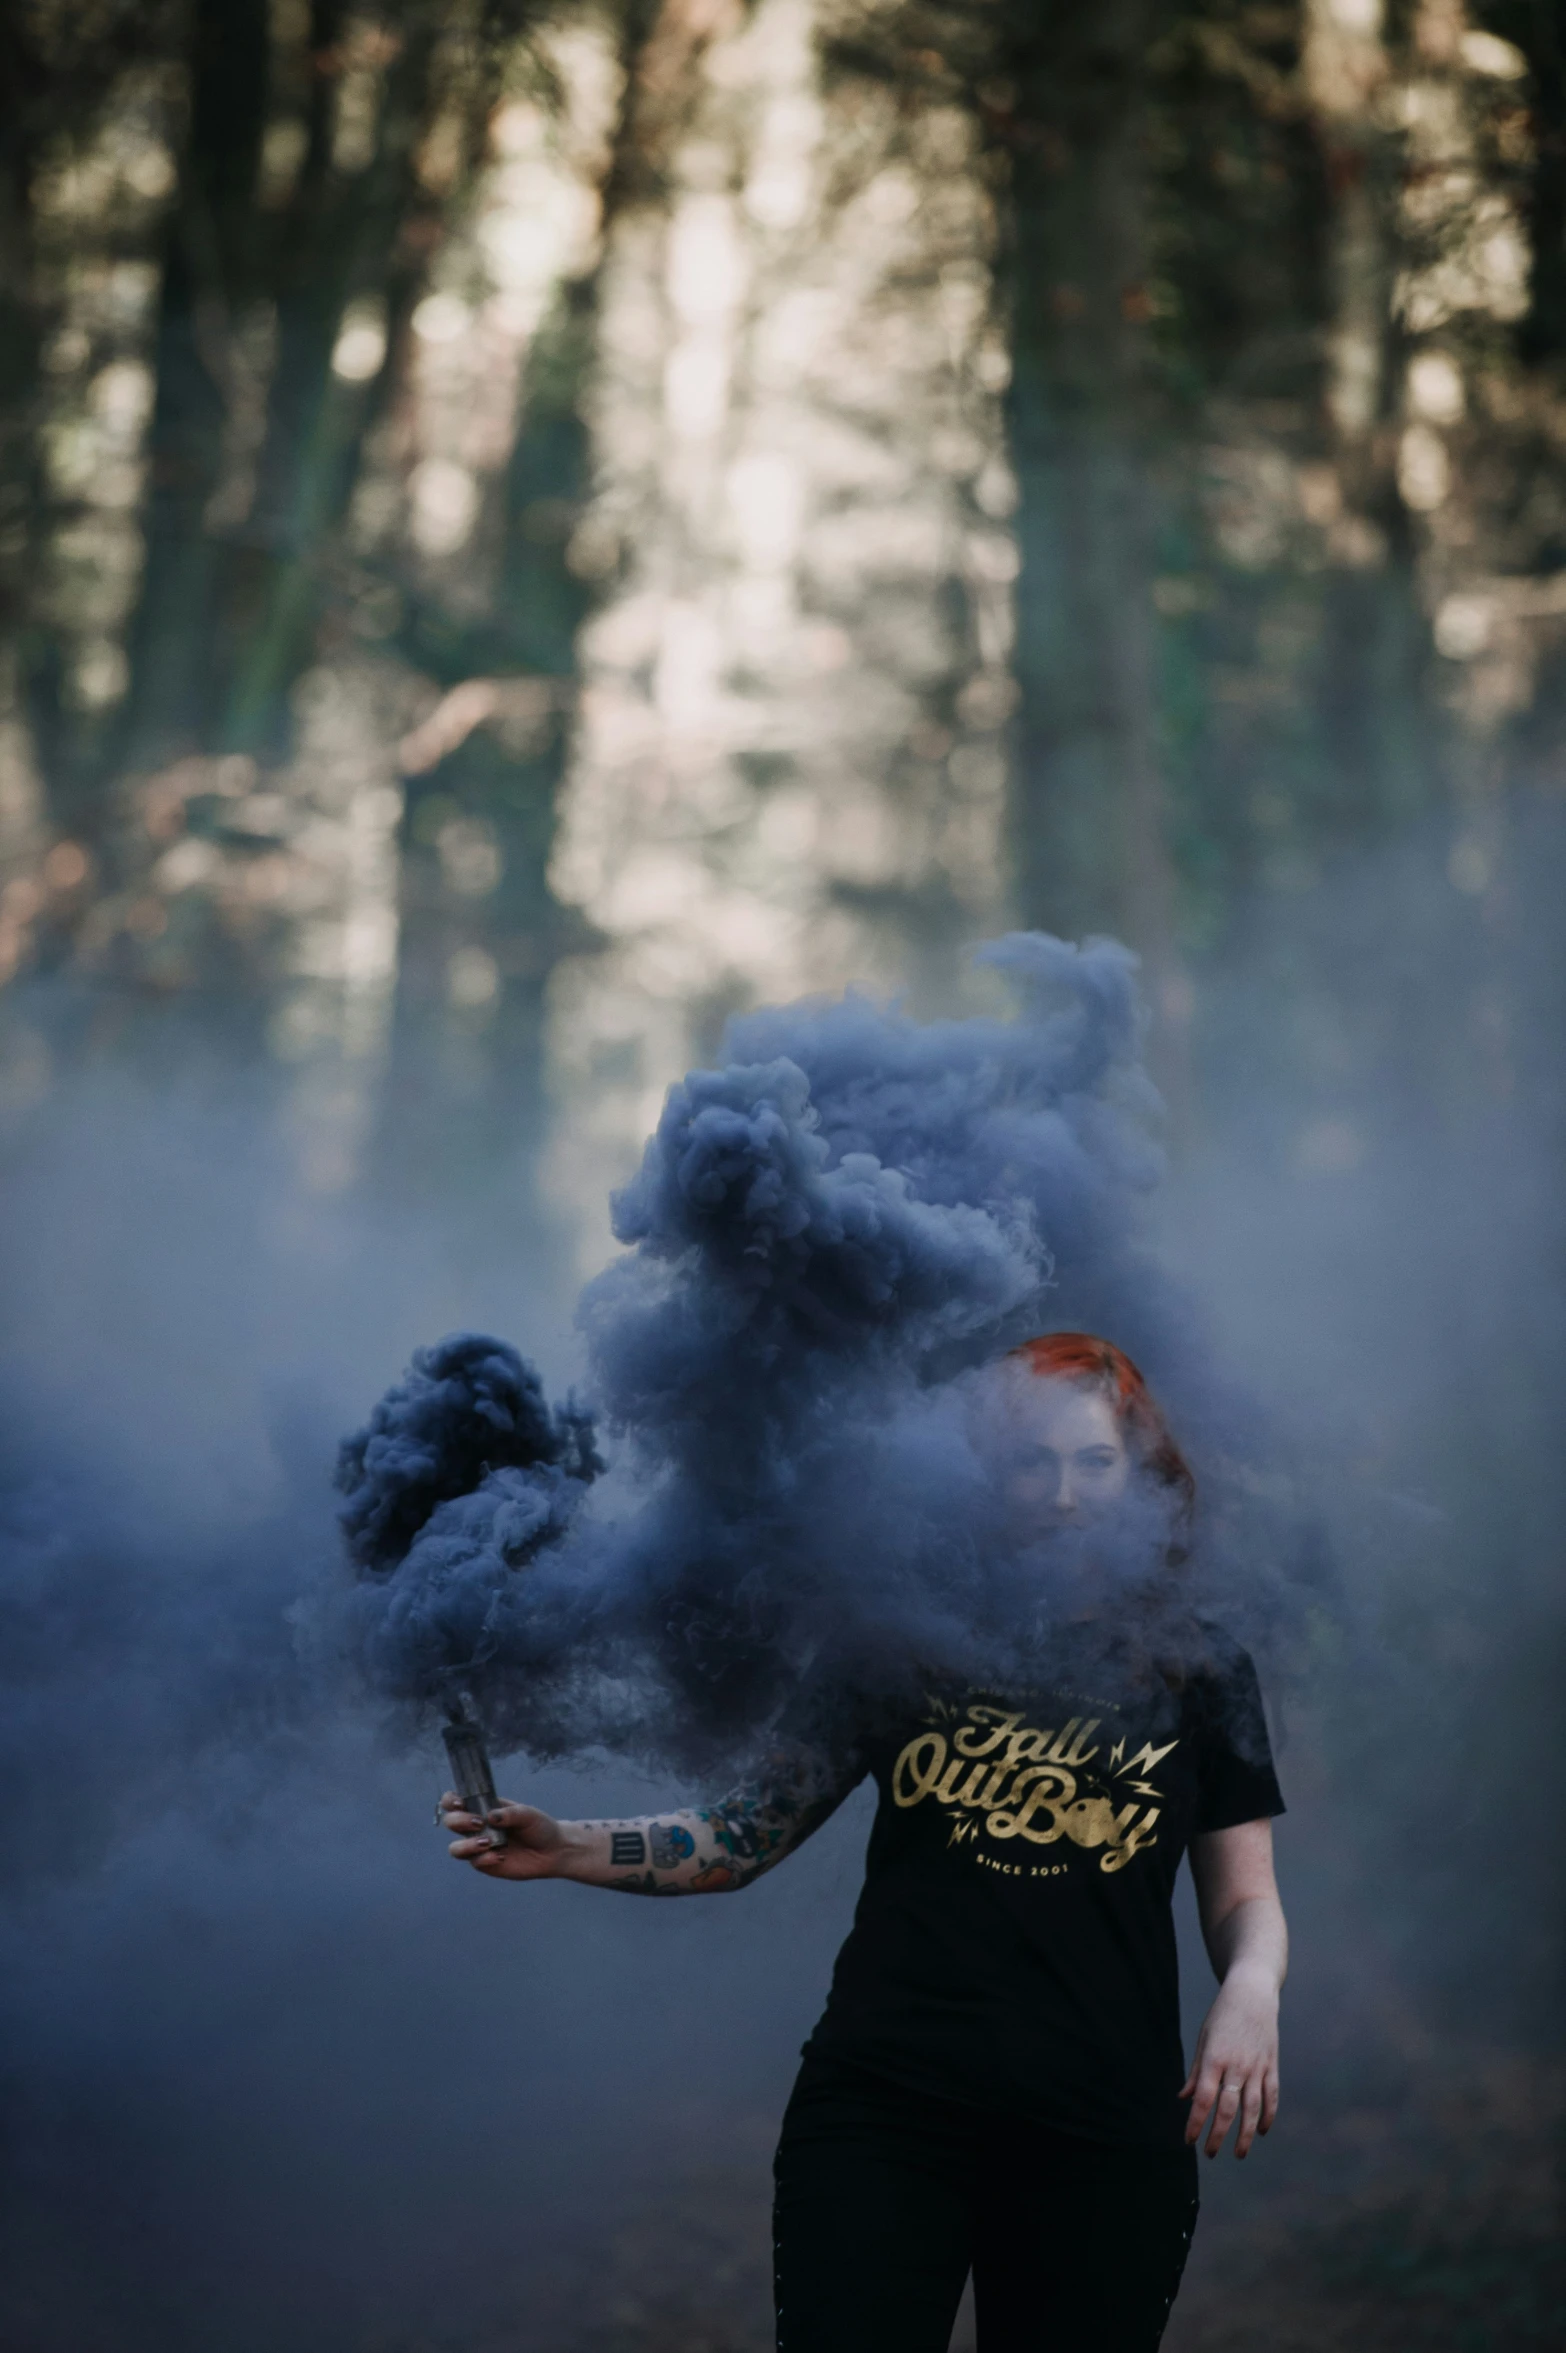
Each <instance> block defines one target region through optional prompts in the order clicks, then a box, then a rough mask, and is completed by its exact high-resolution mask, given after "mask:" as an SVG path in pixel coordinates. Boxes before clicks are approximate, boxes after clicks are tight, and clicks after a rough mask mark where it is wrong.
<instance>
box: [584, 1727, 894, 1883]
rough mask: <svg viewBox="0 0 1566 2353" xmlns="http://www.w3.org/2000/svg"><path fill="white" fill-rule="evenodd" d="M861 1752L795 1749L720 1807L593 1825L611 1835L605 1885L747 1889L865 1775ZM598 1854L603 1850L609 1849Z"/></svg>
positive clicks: (763, 1769) (766, 1763)
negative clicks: (857, 1755) (858, 1754)
mask: <svg viewBox="0 0 1566 2353" xmlns="http://www.w3.org/2000/svg"><path fill="white" fill-rule="evenodd" d="M863 1770H864V1768H863V1766H862V1764H861V1763H860V1762H859V1760H858V1759H857V1758H853V1757H847V1756H831V1755H828V1754H827V1753H826V1752H825V1751H824V1750H821V1749H814V1748H805V1747H793V1748H787V1749H780V1750H778V1751H777V1752H776V1753H775V1754H774V1755H772V1756H770V1757H768V1758H767V1759H766V1760H765V1761H764V1763H763V1764H762V1766H761V1768H760V1770H759V1771H758V1772H757V1774H756V1776H755V1778H754V1779H753V1780H751V1781H748V1782H746V1783H744V1784H743V1785H742V1786H741V1787H740V1788H738V1789H735V1790H731V1791H730V1793H729V1795H728V1796H727V1797H725V1798H723V1799H721V1800H720V1801H719V1802H718V1804H717V1805H714V1806H702V1807H699V1808H694V1809H692V1810H691V1811H689V1812H685V1811H682V1812H680V1813H677V1814H670V1815H665V1816H663V1817H661V1818H649V1819H644V1820H642V1821H634V1822H598V1823H587V1824H584V1825H583V1827H584V1828H585V1829H590V1830H596V1831H599V1832H600V1833H603V1832H607V1833H608V1840H607V1845H608V1853H607V1855H606V1856H604V1861H603V1863H601V1864H600V1866H599V1870H600V1871H604V1866H605V1865H607V1870H606V1871H605V1872H604V1876H602V1877H599V1875H598V1871H595V1872H593V1873H592V1874H590V1876H592V1877H594V1878H596V1879H597V1883H598V1885H599V1886H603V1887H612V1888H617V1889H619V1890H620V1892H621V1893H622V1894H625V1895H717V1894H719V1893H721V1892H723V1891H724V1890H727V1889H730V1888H740V1887H748V1886H749V1885H750V1883H751V1881H752V1880H753V1879H759V1878H760V1876H761V1874H762V1872H763V1871H770V1870H771V1868H772V1866H773V1864H774V1863H780V1862H781V1861H782V1860H783V1857H784V1856H785V1855H787V1854H791V1853H792V1852H793V1850H794V1848H795V1847H796V1846H798V1845H799V1844H800V1843H801V1841H802V1840H804V1839H806V1838H808V1837H809V1836H810V1834H811V1832H812V1831H813V1830H816V1829H819V1827H820V1825H821V1824H822V1823H823V1822H824V1821H825V1820H826V1818H827V1816H828V1815H829V1814H831V1813H833V1812H834V1811H835V1810H836V1808H837V1807H838V1806H839V1805H841V1803H842V1801H843V1799H844V1798H845V1797H846V1796H847V1795H848V1793H849V1791H850V1790H851V1789H852V1788H853V1787H854V1786H855V1784H856V1783H857V1782H858V1781H859V1779H860V1778H861V1775H862V1773H863ZM599 1853H600V1855H601V1856H602V1855H603V1848H602V1847H600V1849H599Z"/></svg>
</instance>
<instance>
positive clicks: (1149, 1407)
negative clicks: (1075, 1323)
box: [1011, 1332, 1196, 1520]
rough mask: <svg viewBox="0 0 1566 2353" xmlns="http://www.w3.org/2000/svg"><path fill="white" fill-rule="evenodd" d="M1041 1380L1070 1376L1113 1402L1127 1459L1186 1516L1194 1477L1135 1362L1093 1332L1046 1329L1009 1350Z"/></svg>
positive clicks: (1193, 1497) (1193, 1495) (1192, 1501)
mask: <svg viewBox="0 0 1566 2353" xmlns="http://www.w3.org/2000/svg"><path fill="white" fill-rule="evenodd" d="M1011 1355H1012V1357H1013V1359H1020V1361H1021V1362H1022V1363H1023V1364H1025V1365H1026V1366H1027V1367H1028V1370H1029V1371H1030V1372H1035V1373H1037V1374H1039V1375H1040V1377H1041V1378H1042V1379H1044V1380H1053V1381H1073V1382H1075V1383H1076V1384H1077V1385H1078V1387H1080V1388H1083V1389H1092V1390H1094V1391H1096V1393H1097V1394H1098V1395H1099V1396H1100V1397H1102V1398H1103V1399H1104V1400H1105V1402H1106V1403H1107V1404H1108V1405H1109V1406H1110V1407H1111V1408H1112V1410H1113V1412H1114V1416H1115V1419H1116V1421H1117V1422H1118V1423H1119V1424H1120V1427H1121V1430H1122V1431H1123V1433H1124V1435H1125V1440H1126V1445H1127V1448H1128V1450H1129V1452H1130V1455H1131V1458H1132V1460H1133V1461H1134V1462H1135V1463H1137V1464H1138V1465H1139V1466H1140V1467H1141V1468H1142V1469H1143V1470H1145V1471H1150V1472H1151V1473H1152V1475H1153V1477H1154V1478H1155V1479H1156V1480H1157V1481H1158V1483H1159V1485H1160V1486H1161V1487H1169V1488H1172V1489H1173V1490H1174V1491H1175V1492H1176V1494H1177V1495H1178V1497H1179V1508H1180V1517H1181V1519H1182V1520H1185V1519H1188V1518H1189V1517H1190V1514H1191V1511H1192V1509H1193V1507H1194V1505H1195V1502H1196V1481H1195V1480H1194V1479H1193V1478H1192V1476H1191V1472H1190V1466H1189V1465H1188V1463H1187V1462H1186V1459H1185V1456H1184V1455H1183V1454H1182V1453H1181V1452H1180V1449H1179V1447H1178V1446H1177V1445H1176V1444H1175V1442H1174V1438H1173V1436H1172V1435H1171V1433H1170V1429H1169V1424H1168V1423H1167V1422H1166V1421H1165V1420H1164V1417H1163V1414H1162V1413H1161V1411H1160V1410H1159V1407H1158V1405H1157V1403H1156V1401H1155V1399H1154V1397H1153V1393H1152V1391H1151V1390H1150V1389H1149V1387H1148V1385H1147V1383H1146V1382H1145V1381H1144V1380H1143V1378H1142V1376H1141V1374H1140V1372H1138V1370H1137V1368H1136V1366H1135V1365H1134V1364H1133V1363H1132V1362H1131V1359H1130V1357H1129V1356H1127V1355H1126V1354H1125V1352H1124V1350H1122V1349H1119V1348H1117V1347H1116V1346H1115V1344H1114V1342H1113V1341H1112V1340H1100V1339H1099V1338H1098V1337H1097V1336H1096V1334H1094V1333H1092V1332H1046V1333H1044V1334H1043V1335H1042V1337H1041V1338H1039V1339H1037V1340H1024V1341H1023V1343H1022V1346H1021V1347H1020V1348H1014V1349H1013V1350H1012V1351H1011Z"/></svg>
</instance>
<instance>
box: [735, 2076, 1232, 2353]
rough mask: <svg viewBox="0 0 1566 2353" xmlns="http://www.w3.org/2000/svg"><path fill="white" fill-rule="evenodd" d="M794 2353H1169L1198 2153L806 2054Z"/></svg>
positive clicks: (797, 2161) (790, 2150)
mask: <svg viewBox="0 0 1566 2353" xmlns="http://www.w3.org/2000/svg"><path fill="white" fill-rule="evenodd" d="M775 2174H776V2180H777V2197H776V2203H775V2205H774V2208H773V2247H774V2278H775V2285H776V2294H777V2309H778V2347H779V2353H946V2348H947V2344H948V2341H949V2339H950V2337H951V2330H952V2321H953V2318H954V2317H955V2314H956V2311H957V2306H958V2303H959V2301H960V2299H961V2296H962V2291H963V2286H964V2283H965V2282H966V2280H967V2277H968V2273H969V2271H970V2270H971V2271H972V2273H973V2292H974V2302H975V2306H976V2309H977V2315H978V2327H979V2349H980V2353H1055V2349H1056V2348H1059V2353H1154V2348H1155V2347H1156V2346H1157V2344H1158V2342H1159V2339H1160V2338H1161V2337H1162V2335H1163V2333H1164V2326H1165V2323H1166V2322H1167V2320H1168V2318H1169V2311H1170V2307H1171V2305H1172V2304H1173V2303H1174V2299H1175V2291H1176V2290H1177V2288H1178V2287H1179V2285H1180V2274H1181V2272H1182V2271H1183V2270H1184V2268H1185V2258H1186V2251H1187V2249H1188V2248H1189V2246H1190V2244H1191V2233H1192V2230H1193V2229H1194V2228H1195V2225H1196V2205H1197V2195H1196V2152H1195V2151H1194V2149H1181V2150H1164V2149H1140V2148H1138V2149H1130V2148H1111V2147H1108V2146H1106V2145H1104V2144H1102V2143H1100V2142H1097V2141H1085V2140H1077V2139H1074V2138H1073V2137H1071V2136H1070V2135H1069V2134H1065V2133H1055V2132H1050V2131H1047V2130H1045V2129H1043V2128H1042V2127H1040V2126H1038V2125H1034V2124H1030V2123H1028V2122H1027V2121H1026V2120H1025V2119H1024V2118H1021V2117H1014V2116H1002V2115H995V2114H991V2113H990V2112H989V2111H987V2110H985V2109H980V2108H965V2107H959V2106H957V2105H955V2104H953V2103H951V2102H948V2101H945V2100H933V2099H927V2098H925V2097H924V2096H923V2095H922V2094H921V2093H918V2092H909V2091H903V2090H902V2089H901V2088H900V2087H899V2086H897V2085H896V2084H891V2083H885V2082H883V2081H882V2080H881V2078H880V2077H879V2076H875V2075H871V2074H868V2073H866V2072H864V2071H862V2070H861V2069H859V2068H857V2067H844V2066H840V2065H838V2064H837V2063H836V2062H833V2061H828V2060H824V2059H807V2060H806V2061H805V2064H804V2066H803V2068H802V2069H801V2070H800V2075H799V2080H798V2082H797V2083H796V2084H795V2086H794V2096H793V2098H792V2099H791V2100H790V2101H789V2104H788V2112H787V2114H786V2115H785V2117H784V2119H783V2137H782V2139H781V2141H780V2142H779V2144H778V2153H777V2159H776V2165H775Z"/></svg>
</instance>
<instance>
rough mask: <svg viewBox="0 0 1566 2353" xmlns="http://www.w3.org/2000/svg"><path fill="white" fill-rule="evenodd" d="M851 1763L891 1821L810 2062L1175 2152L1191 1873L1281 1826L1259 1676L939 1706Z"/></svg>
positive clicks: (1181, 2116)
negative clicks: (1247, 1829)
mask: <svg viewBox="0 0 1566 2353" xmlns="http://www.w3.org/2000/svg"><path fill="white" fill-rule="evenodd" d="M1084 1680H1085V1681H1086V1680H1093V1681H1099V1680H1102V1681H1110V1680H1114V1681H1115V1682H1116V1683H1117V1684H1118V1682H1119V1681H1120V1679H1119V1678H1113V1679H1111V1678H1110V1677H1109V1676H1108V1675H1101V1676H1099V1677H1093V1678H1084ZM858 1755H859V1756H860V1757H861V1758H862V1759H863V1761H864V1763H865V1765H866V1767H867V1769H868V1770H869V1771H870V1772H872V1773H873V1774H874V1776H875V1780H876V1785H877V1787H878V1789H879V1791H880V1796H881V1802H880V1806H879V1809H878V1811H877V1813H876V1818H875V1826H874V1828H873V1830H872V1832H871V1835H870V1847H869V1853H868V1856H867V1858H866V1869H865V1885H864V1891H863V1893H862V1895H861V1896H860V1899H859V1905H858V1909H857V1911H856V1913H855V1916H854V1926H853V1930H852V1932H851V1934H850V1935H849V1938H848V1941H847V1943H846V1944H845V1945H844V1946H843V1949H842V1951H841V1953H840V1954H839V1955H838V1960H837V1966H836V1969H835V1971H834V1973H833V1979H832V1990H831V1993H830V1995H829V1997H828V2000H827V2006H826V2010H825V2012H824V2014H823V2016H822V2018H821V2021H820V2023H819V2025H818V2026H817V2027H816V2029H815V2032H814V2034H813V2035H812V2036H811V2038H810V2040H809V2042H808V2043H807V2044H806V2046H805V2048H806V2051H807V2052H808V2053H811V2054H816V2053H819V2054H822V2055H830V2056H832V2057H834V2058H840V2059H844V2060H848V2061H850V2062H852V2063H854V2064H856V2065H859V2066H863V2067H867V2068H870V2069H872V2070H873V2071H874V2072H875V2073H877V2074H880V2075H884V2076H887V2077H889V2078H890V2079H892V2080H893V2081H895V2082H897V2083H901V2084H904V2085H906V2086H908V2087H910V2088H911V2089H913V2090H916V2091H922V2092H927V2093H931V2094H933V2095H935V2096H937V2097H939V2098H942V2099H948V2100H959V2101H963V2102H965V2103H967V2104H969V2105H972V2106H978V2107H984V2108H992V2109H1004V2110H1008V2111H1010V2112H1012V2113H1014V2114H1016V2113H1021V2114H1025V2115H1030V2116H1033V2117H1035V2118H1036V2119H1037V2120H1038V2121H1039V2122H1040V2123H1043V2124H1048V2125H1050V2126H1052V2127H1054V2128H1055V2129H1056V2130H1058V2131H1062V2132H1070V2133H1078V2134H1081V2135H1083V2136H1084V2137H1086V2138H1088V2139H1092V2140H1102V2141H1112V2142H1124V2143H1141V2144H1143V2145H1146V2144H1154V2145H1163V2146H1168V2147H1177V2146H1178V2145H1179V2144H1180V2142H1181V2139H1182V2137H1183V2134H1184V2130H1185V2120H1186V2114H1187V2110H1186V2106H1185V2103H1184V2102H1183V2101H1182V2100H1181V2099H1180V2098H1179V2091H1180V2086H1181V2084H1182V2083H1183V2081H1184V2079H1185V2061H1184V2058H1183V2055H1182V2051H1181V2041H1180V1990H1179V1969H1178V1961H1177V1958H1176V1951H1175V1934H1174V1919H1173V1913H1172V1908H1171V1907H1172V1900H1173V1895H1174V1884H1175V1877H1176V1874H1177V1872H1178V1871H1179V1868H1180V1858H1181V1856H1182V1855H1183V1854H1184V1852H1185V1849H1186V1846H1187V1844H1188V1842H1189V1841H1190V1839H1191V1837H1192V1836H1193V1835H1194V1834H1195V1833H1197V1832H1200V1831H1207V1830H1227V1829H1229V1828H1231V1827H1232V1826H1233V1825H1234V1824H1235V1823H1238V1822H1251V1821H1255V1820H1257V1819H1258V1818H1259V1817H1261V1816H1262V1815H1272V1814H1279V1813H1281V1812H1282V1811H1283V1800H1282V1798H1281V1797H1280V1795H1279V1792H1278V1783H1277V1779H1276V1776H1275V1774H1274V1772H1273V1768H1272V1758H1271V1754H1270V1751H1269V1747H1268V1741H1267V1730H1266V1723H1265V1720H1264V1718H1263V1715H1262V1708H1261V1698H1260V1693H1259V1691H1258V1689H1257V1684H1256V1674H1255V1670H1254V1668H1253V1667H1252V1665H1251V1662H1250V1660H1249V1658H1248V1657H1246V1655H1245V1654H1244V1652H1243V1651H1239V1650H1237V1649H1233V1648H1227V1649H1225V1651H1224V1652H1223V1653H1222V1654H1221V1655H1220V1657H1219V1659H1218V1661H1217V1662H1216V1663H1215V1664H1213V1665H1212V1666H1210V1667H1207V1668H1205V1669H1204V1670H1203V1671H1202V1672H1200V1673H1198V1674H1195V1675H1191V1676H1188V1677H1187V1678H1185V1679H1184V1680H1183V1681H1181V1682H1172V1681H1170V1680H1168V1679H1166V1678H1164V1677H1162V1676H1152V1675H1149V1676H1145V1677H1143V1678H1140V1679H1128V1681H1127V1686H1126V1688H1125V1689H1122V1690H1121V1691H1120V1694H1119V1696H1118V1697H1116V1696H1113V1695H1110V1694H1106V1693H1105V1692H1103V1691H1102V1690H1098V1689H1066V1688H1063V1689H1058V1690H1050V1689H1039V1690H1032V1691H1029V1692H1028V1693H1026V1694H1018V1693H1012V1694H997V1693H992V1692H978V1691H970V1692H962V1691H954V1690H952V1689H950V1688H945V1689H942V1688H936V1689H933V1690H932V1691H931V1692H930V1694H929V1696H928V1700H927V1703H926V1704H925V1705H924V1706H923V1707H922V1708H918V1709H916V1710H915V1711H914V1712H912V1713H911V1714H909V1715H907V1716H905V1717H904V1718H903V1720H902V1721H900V1722H894V1721H890V1720H889V1721H888V1722H887V1723H886V1724H885V1726H884V1727H882V1728H878V1729H877V1730H875V1731H874V1732H871V1733H869V1734H867V1735H865V1736H863V1737H861V1739H860V1740H859V1742H858Z"/></svg>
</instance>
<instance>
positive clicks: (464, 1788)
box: [441, 1703, 506, 1846]
mask: <svg viewBox="0 0 1566 2353" xmlns="http://www.w3.org/2000/svg"><path fill="white" fill-rule="evenodd" d="M441 1737H442V1739H443V1740H444V1741H445V1743H446V1755H447V1757H448V1758H449V1759H450V1762H451V1785H452V1787H453V1789H455V1791H456V1793H457V1795H458V1797H459V1798H460V1799H461V1800H462V1808H463V1811H464V1813H468V1814H477V1816H478V1818H479V1820H480V1821H481V1822H482V1823H483V1824H484V1827H485V1835H486V1836H487V1837H488V1839H489V1843H490V1845H491V1846H504V1845H505V1843H506V1834H505V1832H504V1831H503V1830H497V1829H496V1828H495V1826H494V1824H493V1823H492V1822H491V1821H490V1819H489V1816H490V1814H491V1812H492V1811H493V1810H494V1808H495V1807H496V1806H498V1805H499V1803H500V1799H499V1797H498V1796H497V1795H496V1792H495V1776H494V1774H493V1773H492V1772H491V1771H490V1766H489V1753H488V1751H487V1750H486V1748H485V1746H484V1734H483V1730H482V1728H481V1726H480V1725H479V1724H478V1722H477V1720H476V1719H475V1718H474V1717H472V1716H470V1715H469V1714H468V1712H467V1710H466V1709H465V1708H464V1707H462V1706H461V1705H460V1703H459V1705H458V1706H457V1707H455V1708H454V1709H453V1711H452V1713H451V1715H450V1717H449V1718H448V1720H447V1722H446V1723H445V1724H444V1725H443V1726H442V1728H441Z"/></svg>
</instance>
